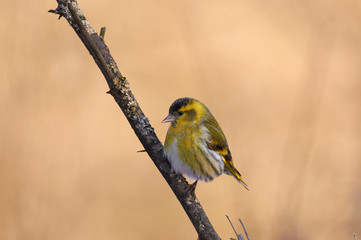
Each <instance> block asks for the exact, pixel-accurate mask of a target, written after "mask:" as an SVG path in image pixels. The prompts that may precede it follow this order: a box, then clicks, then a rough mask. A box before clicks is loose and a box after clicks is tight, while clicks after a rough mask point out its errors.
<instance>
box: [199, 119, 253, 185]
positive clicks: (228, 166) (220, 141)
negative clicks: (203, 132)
mask: <svg viewBox="0 0 361 240" xmlns="http://www.w3.org/2000/svg"><path fill="white" fill-rule="evenodd" d="M204 125H205V127H206V128H207V129H208V132H209V135H210V136H209V139H208V141H207V146H208V148H209V149H211V150H212V151H215V152H217V153H218V154H220V155H221V156H222V159H223V163H224V172H225V173H226V174H228V175H231V176H233V177H235V178H236V179H237V181H238V182H240V183H242V185H243V186H244V187H245V188H246V189H248V188H247V185H246V183H245V182H244V181H243V180H242V177H241V174H240V173H239V172H238V170H237V169H236V168H235V167H234V165H233V161H232V154H231V151H230V150H229V148H228V143H227V140H226V137H225V136H224V134H223V132H222V129H221V127H220V126H219V124H218V123H217V121H216V119H215V118H214V117H213V116H212V117H211V118H210V119H209V120H208V121H205V123H204Z"/></svg>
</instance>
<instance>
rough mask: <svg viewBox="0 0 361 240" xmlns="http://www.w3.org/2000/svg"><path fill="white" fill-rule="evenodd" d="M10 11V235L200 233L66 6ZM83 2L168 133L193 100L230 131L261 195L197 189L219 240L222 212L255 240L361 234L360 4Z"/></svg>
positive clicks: (238, 161) (5, 206)
mask: <svg viewBox="0 0 361 240" xmlns="http://www.w3.org/2000/svg"><path fill="white" fill-rule="evenodd" d="M0 6H1V7H0V16H1V21H0V26H1V29H2V32H3V37H2V41H1V42H2V44H1V45H0V52H1V55H0V56H1V57H0V61H1V62H0V79H1V80H0V81H1V88H0V111H1V117H0V136H1V137H0V159H1V161H0V195H1V197H0V213H1V214H0V230H1V231H0V239H9V240H12V239H30V240H31V239H55V240H56V239H77V240H78V239H119V238H122V239H195V238H196V235H195V232H194V230H193V227H192V226H191V224H190V223H189V221H188V219H187V217H186V216H185V214H184V212H183V211H182V209H181V207H180V205H179V204H178V203H177V201H176V199H175V197H174V196H173V195H172V194H171V193H170V190H169V189H168V187H167V185H166V184H165V182H164V181H163V180H162V178H161V176H160V174H159V173H158V172H157V170H156V169H155V167H154V166H153V164H152V162H151V161H150V160H149V159H148V157H147V156H146V155H145V154H141V153H137V151H138V150H140V149H142V146H141V145H140V143H139V142H138V140H137V139H136V137H135V135H134V134H133V132H132V130H131V129H130V127H129V125H128V123H127V122H126V120H125V118H124V117H123V115H122V113H121V112H120V111H119V109H118V108H117V106H116V104H115V103H114V101H113V100H112V99H111V97H109V96H108V95H107V94H105V92H106V91H107V90H108V89H107V86H106V83H105V81H104V80H103V77H102V76H101V74H100V71H99V70H98V69H97V67H96V65H95V64H94V62H93V60H92V59H91V57H90V56H89V54H88V53H87V51H86V50H85V48H84V47H83V46H82V44H81V42H80V41H79V39H78V38H77V36H76V35H75V34H74V32H72V30H71V29H70V28H69V27H68V25H67V23H66V22H65V21H64V20H60V21H57V20H56V16H54V15H50V14H48V13H47V10H49V9H53V8H55V7H56V2H55V1H54V2H53V1H41V0H38V1H16V2H12V1H4V2H2V3H1V4H0ZM80 6H81V8H82V9H83V10H84V11H85V15H86V16H87V17H88V19H89V21H90V23H91V24H92V25H93V27H95V28H96V29H99V30H100V27H102V26H106V27H107V34H106V38H105V40H106V42H107V44H108V46H109V47H110V50H111V53H112V54H113V56H114V57H115V59H116V61H117V63H118V66H119V68H120V70H121V71H122V73H123V74H124V75H125V76H126V77H127V78H128V79H129V81H130V84H131V88H132V90H133V92H134V94H135V96H136V97H137V99H138V101H139V103H140V105H141V106H142V108H143V110H144V112H145V113H146V115H147V116H148V117H149V119H150V121H151V123H152V124H153V127H154V128H155V129H156V132H157V134H158V136H159V138H160V139H162V140H163V139H164V136H165V133H166V130H167V128H168V126H166V125H164V124H161V123H160V121H161V120H162V119H163V118H164V117H165V115H166V114H167V111H168V107H169V105H170V104H171V102H172V101H173V100H174V99H176V98H178V97H181V96H191V97H195V98H198V99H200V100H202V101H203V102H204V103H205V104H206V105H207V106H208V107H209V108H210V109H211V110H212V112H213V114H214V115H215V116H216V118H217V120H218V121H219V123H220V124H221V126H222V128H223V130H224V132H225V133H226V135H227V138H228V142H229V145H230V148H231V151H232V154H233V156H234V160H235V165H236V166H237V168H238V169H239V170H240V171H241V173H242V174H243V176H244V178H245V181H246V182H247V184H248V185H249V186H250V189H251V191H250V192H246V191H244V190H243V189H242V187H241V186H240V185H239V184H238V183H237V182H236V181H234V179H232V178H230V177H227V176H222V177H220V178H218V179H217V180H215V181H213V182H211V183H207V184H205V183H203V184H200V185H199V186H198V188H197V193H198V198H199V200H200V201H201V203H202V204H203V206H204V208H205V210H206V212H207V213H208V216H209V217H210V219H211V222H212V223H213V224H214V226H215V228H216V230H217V231H218V233H219V234H220V235H221V236H222V238H224V239H228V238H230V237H233V232H232V229H231V227H230V225H229V224H228V222H227V219H226V218H225V217H224V214H228V215H229V216H230V218H231V220H232V221H233V222H235V221H236V219H237V218H238V217H241V218H242V219H243V221H244V223H245V225H246V227H247V230H248V233H249V234H250V237H251V238H252V239H326V238H327V239H340V238H342V239H347V238H349V239H352V233H353V232H355V233H356V234H357V235H360V234H361V227H360V226H361V224H360V221H361V218H360V214H359V212H360V211H361V205H360V202H361V201H360V200H361V185H360V181H359V173H360V170H361V164H360V156H361V152H360V143H361V142H360V140H361V135H360V121H361V119H360V116H361V112H360V102H361V95H360V90H361V88H360V87H361V86H360V79H361V69H360V63H361V33H360V31H359V26H360V25H359V23H360V22H361V4H360V3H359V2H358V1H355V0H346V1H342V2H340V1H331V2H330V1H321V0H320V1H301V2H297V1H287V2H285V1H273V2H268V1H263V0H260V1H256V2H255V1H252V2H244V1H243V2H242V1H234V0H228V1H223V2H219V1H207V2H201V1H198V2H197V1H171V2H169V1H161V0H158V1H103V2H102V3H99V2H87V1H81V2H80ZM238 227H239V229H240V228H241V226H238Z"/></svg>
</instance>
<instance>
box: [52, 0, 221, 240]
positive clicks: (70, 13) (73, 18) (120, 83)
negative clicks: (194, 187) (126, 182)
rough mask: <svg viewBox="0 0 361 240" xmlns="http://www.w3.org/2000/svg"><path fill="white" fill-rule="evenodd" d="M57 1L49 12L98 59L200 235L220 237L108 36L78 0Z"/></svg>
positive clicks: (118, 102)
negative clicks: (175, 167) (168, 153)
mask: <svg viewBox="0 0 361 240" xmlns="http://www.w3.org/2000/svg"><path fill="white" fill-rule="evenodd" d="M57 2H58V7H57V8H56V9H55V10H50V11H49V12H52V13H55V14H59V18H60V17H64V18H65V19H66V20H67V21H68V22H69V24H70V26H71V27H72V28H73V29H74V30H75V32H76V33H77V35H78V36H79V38H80V39H81V40H82V42H83V44H84V45H85V47H86V48H87V49H88V51H89V53H90V54H91V55H92V57H93V58H94V60H95V62H96V64H97V65H98V67H99V69H100V70H101V72H102V73H103V75H104V77H105V79H106V81H107V83H108V85H109V88H110V90H109V92H108V93H110V94H111V95H112V96H113V97H114V99H115V101H116V102H117V104H118V105H119V107H120V108H121V110H122V111H123V113H124V115H125V116H126V118H127V120H128V121H129V124H130V125H131V127H132V128H133V130H134V132H135V134H136V135H137V137H138V139H139V140H140V142H141V143H142V145H143V147H144V149H145V150H146V152H147V153H148V155H149V156H150V158H151V159H152V161H153V162H154V164H155V165H156V167H157V168H158V170H159V171H160V173H161V174H162V176H163V177H164V179H165V180H166V181H167V183H168V185H169V186H170V188H171V189H172V191H173V192H174V194H175V195H176V197H177V198H178V201H179V202H180V203H181V205H182V207H183V209H184V211H185V212H186V213H187V215H188V217H189V219H190V221H191V222H192V224H193V226H194V228H195V229H196V231H197V233H198V238H199V239H200V240H205V239H207V240H208V239H220V238H219V236H218V234H217V233H216V231H215V230H214V228H213V226H212V224H211V223H210V221H209V219H208V217H207V215H206V213H205V212H204V210H203V208H202V206H201V204H200V203H199V201H198V199H197V198H196V196H195V195H190V194H189V193H188V192H187V191H186V189H187V188H188V186H189V185H188V183H187V181H186V180H185V179H184V177H182V176H180V175H178V174H175V173H174V172H173V171H172V170H171V167H170V164H169V162H168V161H167V159H166V158H165V156H164V152H163V145H162V144H161V142H160V141H159V139H158V138H157V136H156V134H155V132H154V129H153V128H152V126H151V125H150V123H149V121H148V118H147V117H146V116H145V115H144V113H143V111H142V110H141V108H140V106H139V104H138V102H137V101H136V99H135V97H134V95H133V93H132V91H131V90H130V87H129V83H128V81H127V79H126V78H125V77H123V76H122V74H121V73H120V71H119V69H118V66H117V64H116V62H115V61H114V59H113V57H112V56H111V55H110V52H109V49H108V47H107V46H106V45H105V43H104V39H103V38H102V37H100V36H98V35H97V34H96V32H95V30H94V29H93V28H92V26H91V25H90V24H89V22H88V21H87V20H86V18H85V16H84V14H83V13H82V11H81V10H80V8H79V7H78V3H77V1H76V0H57Z"/></svg>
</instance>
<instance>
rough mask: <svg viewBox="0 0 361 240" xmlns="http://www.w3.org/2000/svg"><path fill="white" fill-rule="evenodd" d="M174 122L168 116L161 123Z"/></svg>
mask: <svg viewBox="0 0 361 240" xmlns="http://www.w3.org/2000/svg"><path fill="white" fill-rule="evenodd" d="M175 120H177V119H176V118H175V117H174V116H173V115H172V114H169V115H168V116H167V117H166V118H164V120H163V121H162V123H166V122H174V121H175Z"/></svg>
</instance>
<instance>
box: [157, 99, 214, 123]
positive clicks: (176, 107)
mask: <svg viewBox="0 0 361 240" xmlns="http://www.w3.org/2000/svg"><path fill="white" fill-rule="evenodd" d="M208 115H209V110H208V109H207V107H206V106H204V105H203V104H202V103H201V102H200V101H198V100H196V99H194V98H189V97H184V98H179V99H177V100H175V101H174V102H173V103H172V105H171V106H170V108H169V114H168V116H167V117H166V118H165V119H164V120H163V121H162V123H165V122H171V123H172V125H176V124H177V125H181V126H187V125H197V124H199V123H201V122H202V121H203V120H204V119H205V118H206V117H207V116H208Z"/></svg>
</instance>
